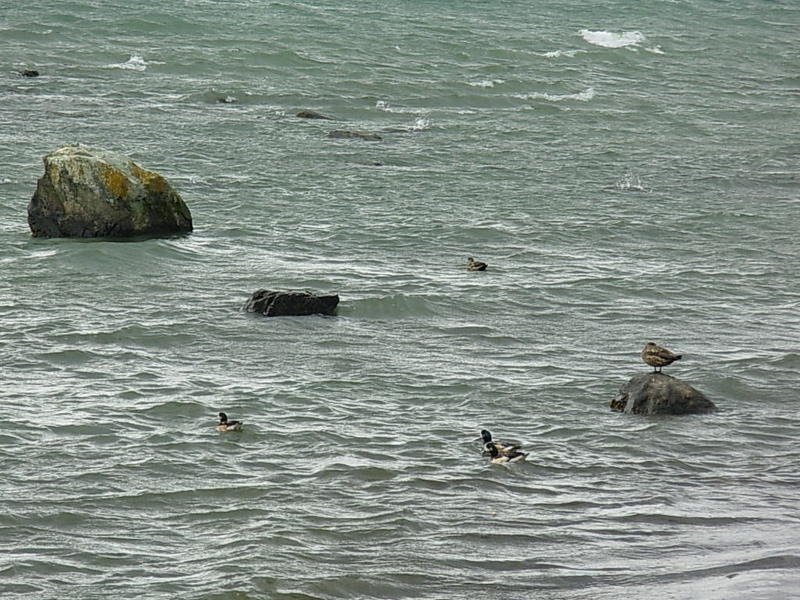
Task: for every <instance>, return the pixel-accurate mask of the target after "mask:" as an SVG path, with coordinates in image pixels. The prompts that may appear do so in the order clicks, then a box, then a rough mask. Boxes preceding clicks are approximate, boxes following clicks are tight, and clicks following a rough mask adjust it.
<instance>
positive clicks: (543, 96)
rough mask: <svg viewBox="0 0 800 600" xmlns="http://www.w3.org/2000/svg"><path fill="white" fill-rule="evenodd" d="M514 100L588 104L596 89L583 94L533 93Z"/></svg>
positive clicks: (518, 96) (520, 95)
mask: <svg viewBox="0 0 800 600" xmlns="http://www.w3.org/2000/svg"><path fill="white" fill-rule="evenodd" d="M513 97H514V98H521V99H522V100H549V101H551V102H561V101H562V100H580V101H581V102H588V101H589V100H591V99H592V98H594V88H586V89H585V90H583V91H582V92H577V93H575V94H548V93H547V92H532V93H530V94H514V95H513Z"/></svg>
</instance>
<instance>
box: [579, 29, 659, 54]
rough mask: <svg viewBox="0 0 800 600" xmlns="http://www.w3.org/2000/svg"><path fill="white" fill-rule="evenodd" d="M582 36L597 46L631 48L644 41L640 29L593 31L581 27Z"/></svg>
mask: <svg viewBox="0 0 800 600" xmlns="http://www.w3.org/2000/svg"><path fill="white" fill-rule="evenodd" d="M580 34H581V37H582V38H583V39H584V40H586V41H587V42H589V43H590V44H593V45H595V46H602V47H603V48H631V49H633V47H634V46H638V45H639V44H640V43H641V42H642V41H644V34H642V33H641V32H640V31H623V32H621V33H615V32H613V31H592V30H591V29H581V31H580Z"/></svg>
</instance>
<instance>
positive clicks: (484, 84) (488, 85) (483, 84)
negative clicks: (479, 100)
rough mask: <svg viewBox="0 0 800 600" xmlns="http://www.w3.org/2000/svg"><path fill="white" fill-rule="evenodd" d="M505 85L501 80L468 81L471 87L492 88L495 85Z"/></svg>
mask: <svg viewBox="0 0 800 600" xmlns="http://www.w3.org/2000/svg"><path fill="white" fill-rule="evenodd" d="M502 83H505V80H503V79H481V80H480V81H470V82H469V85H471V86H472V87H481V88H493V87H494V86H495V85H500V84H502Z"/></svg>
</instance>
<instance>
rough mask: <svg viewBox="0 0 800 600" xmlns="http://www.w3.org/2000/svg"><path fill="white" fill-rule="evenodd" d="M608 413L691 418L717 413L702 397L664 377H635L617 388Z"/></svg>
mask: <svg viewBox="0 0 800 600" xmlns="http://www.w3.org/2000/svg"><path fill="white" fill-rule="evenodd" d="M609 407H610V408H611V410H616V411H618V412H632V413H636V414H639V415H690V414H704V413H709V412H713V411H714V410H716V408H717V407H716V406H715V405H714V403H713V402H712V401H711V400H709V399H708V398H707V397H706V396H705V394H703V393H702V392H699V391H697V390H696V389H694V388H693V387H692V386H691V385H689V384H688V383H686V382H685V381H681V380H680V379H676V378H675V377H670V376H669V375H665V374H663V373H645V374H644V375H637V376H636V377H634V378H633V379H631V380H630V381H628V382H627V383H625V384H623V385H622V387H620V389H619V392H618V393H617V396H616V397H615V398H614V399H613V400H612V401H611V402H610V403H609Z"/></svg>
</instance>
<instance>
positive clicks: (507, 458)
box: [487, 443, 528, 464]
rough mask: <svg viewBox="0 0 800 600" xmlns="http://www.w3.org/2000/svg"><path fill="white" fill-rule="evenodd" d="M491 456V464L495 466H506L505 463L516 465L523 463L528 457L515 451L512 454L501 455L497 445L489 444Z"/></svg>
mask: <svg viewBox="0 0 800 600" xmlns="http://www.w3.org/2000/svg"><path fill="white" fill-rule="evenodd" d="M487 446H488V451H489V456H491V458H490V459H489V462H491V463H494V464H504V463H514V462H522V461H523V460H525V458H526V457H527V456H528V454H527V453H526V452H519V451H517V450H514V451H512V452H508V453H506V454H501V453H500V451H499V450H498V449H497V445H496V444H493V443H489V444H487Z"/></svg>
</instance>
